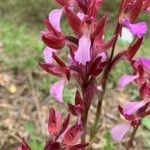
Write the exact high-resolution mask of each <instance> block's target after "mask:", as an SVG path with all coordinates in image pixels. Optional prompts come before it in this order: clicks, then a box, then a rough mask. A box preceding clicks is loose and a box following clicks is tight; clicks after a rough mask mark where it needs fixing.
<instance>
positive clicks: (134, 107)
mask: <svg viewBox="0 0 150 150" xmlns="http://www.w3.org/2000/svg"><path fill="white" fill-rule="evenodd" d="M145 104H146V102H145V101H143V100H142V101H137V102H128V103H127V104H125V105H124V106H123V113H124V114H127V115H132V114H133V113H135V112H136V111H138V110H139V109H140V108H141V107H143V106H144V105H145Z"/></svg>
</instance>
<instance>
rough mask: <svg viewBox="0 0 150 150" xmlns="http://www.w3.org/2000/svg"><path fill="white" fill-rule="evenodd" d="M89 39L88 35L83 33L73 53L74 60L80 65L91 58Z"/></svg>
mask: <svg viewBox="0 0 150 150" xmlns="http://www.w3.org/2000/svg"><path fill="white" fill-rule="evenodd" d="M90 48H91V39H90V37H89V36H86V35H83V36H82V37H81V38H80V40H79V47H78V50H77V52H76V53H75V60H76V61H77V62H78V63H79V64H82V65H86V62H89V61H90V60H91V56H90Z"/></svg>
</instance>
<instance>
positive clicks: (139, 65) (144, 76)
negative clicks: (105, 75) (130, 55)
mask: <svg viewBox="0 0 150 150" xmlns="http://www.w3.org/2000/svg"><path fill="white" fill-rule="evenodd" d="M131 64H132V68H133V71H134V74H133V75H128V74H125V75H123V76H122V77H121V78H120V79H119V81H118V89H120V90H122V89H123V88H124V87H125V86H127V85H128V84H129V83H131V82H133V81H135V82H136V83H138V84H140V85H142V84H143V83H145V82H147V80H148V74H149V69H150V67H149V66H150V59H148V58H145V57H141V58H138V59H135V60H132V61H131Z"/></svg>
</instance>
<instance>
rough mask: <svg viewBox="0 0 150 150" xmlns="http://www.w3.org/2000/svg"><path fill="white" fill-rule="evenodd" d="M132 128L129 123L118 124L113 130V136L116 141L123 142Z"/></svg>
mask: <svg viewBox="0 0 150 150" xmlns="http://www.w3.org/2000/svg"><path fill="white" fill-rule="evenodd" d="M130 128H131V125H130V124H128V123H124V124H118V125H116V126H114V127H113V128H112V129H111V135H112V137H113V139H114V140H116V141H118V142H119V141H121V140H122V139H123V137H124V136H125V134H126V133H127V132H128V130H129V129H130Z"/></svg>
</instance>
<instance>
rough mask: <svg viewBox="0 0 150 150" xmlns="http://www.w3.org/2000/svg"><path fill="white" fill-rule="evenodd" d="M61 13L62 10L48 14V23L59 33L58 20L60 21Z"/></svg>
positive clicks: (55, 10)
mask: <svg viewBox="0 0 150 150" xmlns="http://www.w3.org/2000/svg"><path fill="white" fill-rule="evenodd" d="M62 13H63V9H54V10H52V11H51V12H50V13H49V21H50V23H51V24H52V26H53V27H54V28H55V29H56V30H57V31H59V32H61V28H60V20H61V16H62Z"/></svg>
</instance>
